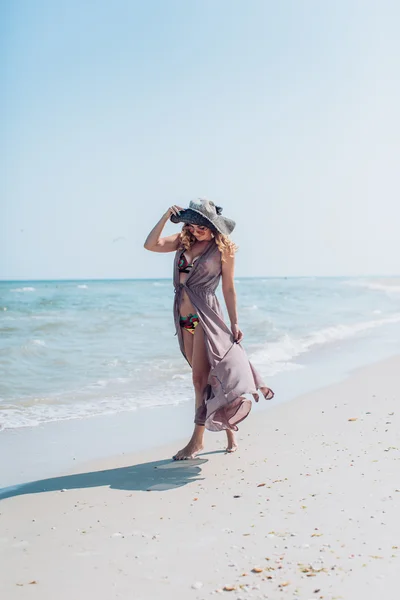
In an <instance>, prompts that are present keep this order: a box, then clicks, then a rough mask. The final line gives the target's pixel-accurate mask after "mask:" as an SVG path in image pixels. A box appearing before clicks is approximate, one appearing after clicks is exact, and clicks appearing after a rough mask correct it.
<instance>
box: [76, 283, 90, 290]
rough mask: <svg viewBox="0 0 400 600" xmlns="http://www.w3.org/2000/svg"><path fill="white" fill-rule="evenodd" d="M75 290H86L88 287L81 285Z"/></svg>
mask: <svg viewBox="0 0 400 600" xmlns="http://www.w3.org/2000/svg"><path fill="white" fill-rule="evenodd" d="M76 287H77V288H79V289H80V290H87V289H88V286H87V285H86V284H82V285H77V286H76Z"/></svg>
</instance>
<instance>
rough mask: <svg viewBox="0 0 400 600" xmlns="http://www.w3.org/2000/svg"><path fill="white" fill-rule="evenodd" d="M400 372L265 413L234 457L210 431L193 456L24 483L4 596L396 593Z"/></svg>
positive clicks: (7, 555) (378, 371)
mask: <svg viewBox="0 0 400 600" xmlns="http://www.w3.org/2000/svg"><path fill="white" fill-rule="evenodd" d="M399 368H400V356H395V357H392V358H390V359H388V360H385V361H383V362H380V363H375V364H374V365H371V366H368V367H364V368H359V369H357V370H356V371H355V372H353V373H352V374H351V375H350V376H349V377H348V378H347V379H346V380H344V381H341V382H340V383H336V384H334V385H332V386H329V387H327V388H323V389H319V390H316V391H313V392H311V393H308V394H305V395H302V396H300V397H298V398H297V399H296V401H295V402H287V403H282V404H280V405H277V406H275V408H274V410H271V411H260V412H259V413H258V415H257V418H255V419H252V420H249V419H248V420H247V423H246V422H244V423H243V427H242V428H241V430H240V432H239V441H240V447H239V450H238V451H237V452H236V453H234V454H232V455H227V454H226V453H224V452H223V451H221V448H222V445H223V444H222V438H221V436H218V437H219V439H217V438H216V437H213V436H211V434H210V436H208V438H209V439H208V440H207V446H208V447H207V451H206V452H204V453H202V454H201V455H200V456H199V458H197V459H195V460H192V461H183V462H178V463H174V462H173V461H171V460H167V459H165V455H166V452H168V451H169V448H171V445H167V446H163V447H162V448H158V449H152V450H149V451H146V452H141V453H136V454H126V455H120V456H119V457H112V458H108V459H105V460H99V461H91V462H89V463H87V464H86V465H81V467H80V468H79V469H76V472H75V473H69V474H66V475H63V476H61V477H53V478H51V479H48V480H43V481H38V482H34V483H32V484H26V485H22V486H19V487H18V489H15V490H14V491H12V490H9V491H8V494H6V496H7V495H8V496H9V497H8V498H6V499H3V500H1V511H0V512H1V514H0V526H1V531H2V537H1V544H0V548H1V552H2V556H1V559H2V565H3V569H4V576H3V577H2V580H1V582H0V592H1V595H2V596H4V597H6V598H7V599H8V600H12V599H13V598H17V597H18V598H20V597H25V596H24V594H25V595H28V594H29V597H30V598H34V599H36V598H40V599H41V600H50V599H53V598H54V597H55V596H57V597H58V598H59V599H60V600H67V599H70V597H71V595H74V594H75V595H78V596H82V597H96V599H98V600H103V599H104V600H106V599H107V600H109V598H122V599H125V598H126V599H128V598H131V597H132V593H133V591H134V597H135V600H145V599H146V600H150V599H151V600H153V599H155V598H159V597H160V596H163V597H165V598H168V599H169V598H171V600H172V599H174V600H188V599H189V600H190V599H193V600H206V599H207V598H211V597H212V596H213V594H215V593H218V591H219V590H220V591H221V593H223V594H225V593H228V592H225V591H223V590H224V587H226V589H231V588H232V593H231V595H230V596H229V597H233V598H234V599H235V600H237V599H238V598H241V597H242V596H243V597H246V598H256V599H258V598H260V599H261V598H270V599H271V600H281V599H284V598H286V599H287V598H290V599H293V600H309V599H311V598H313V597H315V598H323V599H324V600H334V599H335V598H336V599H337V598H338V597H340V598H341V599H343V600H355V598H357V599H358V598H360V599H362V600H375V599H376V597H377V595H378V594H379V593H381V592H382V587H384V593H385V598H387V599H388V600H395V599H396V598H397V595H396V594H397V569H398V564H399V560H400V522H399V519H398V512H399V509H400V482H399V481H398V478H397V476H396V473H397V471H398V461H399V460H400V448H399V446H400V444H399V434H398V431H399V427H398V426H399V424H400V412H397V406H398V400H399V396H398V386H397V380H398V370H399ZM174 448H175V446H174ZM3 492H4V491H3ZM144 492H146V495H145V496H144V495H143V493H144ZM1 496H3V498H4V493H3V494H1V495H0V497H1ZM71 573H73V574H74V575H73V577H71ZM32 582H35V583H32ZM315 590H318V592H316V591H315Z"/></svg>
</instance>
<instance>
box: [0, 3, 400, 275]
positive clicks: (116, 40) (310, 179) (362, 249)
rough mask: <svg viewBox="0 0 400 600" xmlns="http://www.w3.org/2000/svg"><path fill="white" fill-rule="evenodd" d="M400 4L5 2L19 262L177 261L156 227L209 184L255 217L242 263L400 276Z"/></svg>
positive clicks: (304, 271)
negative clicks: (157, 239) (154, 236)
mask: <svg viewBox="0 0 400 600" xmlns="http://www.w3.org/2000/svg"><path fill="white" fill-rule="evenodd" d="M399 17H400V5H399V3H398V2H397V1H395V0H382V1H381V2H379V3H378V2H376V1H375V0H358V1H356V0H337V1H335V2H318V1H317V0H302V1H301V2H299V1H298V0H285V1H283V2H279V3H278V2H275V1H270V0H250V1H249V2H246V3H245V2H243V1H242V0H240V1H239V0H218V1H215V0H205V1H200V0H193V1H192V2H187V0H185V1H184V0H180V1H178V0H149V1H148V2H139V1H138V0H137V1H133V0H132V1H128V0H125V1H123V0H114V2H110V1H104V0H97V1H94V0H93V1H90V0H88V1H86V2H78V1H77V0H70V1H69V2H64V1H59V2H53V1H50V0H36V1H35V2H30V1H29V0H14V1H11V0H5V1H4V2H2V3H1V5H0V39H1V40H2V41H1V42H0V43H1V44H2V47H1V54H0V77H1V88H2V90H3V92H2V94H1V95H0V134H1V135H0V158H1V161H0V163H1V164H0V179H1V182H2V184H1V187H0V192H1V196H0V198H1V200H0V201H1V215H2V219H1V223H0V239H1V241H0V278H2V279H7V278H9V279H13V278H15V279H43V278H49V279H54V278H107V277H110V278H119V277H168V276H169V275H170V271H171V256H160V255H154V254H152V253H148V252H146V251H144V250H143V241H144V238H145V237H146V235H147V233H148V231H149V229H150V228H151V227H152V226H153V224H154V223H155V222H156V221H157V220H158V218H159V217H160V216H161V214H162V213H163V212H164V211H165V210H166V208H167V207H168V206H169V205H170V204H172V203H177V204H180V205H183V206H185V205H186V204H188V202H189V200H190V199H192V198H196V197H198V196H206V197H209V198H210V199H213V200H215V201H216V203H218V204H221V205H222V206H223V207H224V213H225V214H226V215H227V216H229V217H232V218H234V219H235V220H236V221H237V228H236V230H235V233H234V239H235V241H236V242H237V243H238V244H239V246H240V252H239V253H238V255H237V274H238V275H239V276H246V275H247V276H268V275H270V276H288V275H289V276H290V275H346V276H347V275H368V274H382V275H390V274H399V273H400V265H399V263H400V258H399V257H400V236H399V234H398V229H399V223H400V203H399V191H400V184H399V156H400V116H399V109H398V107H399V106H400V83H399V77H398V74H399V72H400V38H399V35H398V28H397V23H398V22H399ZM173 231H176V226H173V225H172V224H171V225H168V226H167V229H166V233H171V232H173ZM118 238H120V239H118ZM115 240H117V241H115Z"/></svg>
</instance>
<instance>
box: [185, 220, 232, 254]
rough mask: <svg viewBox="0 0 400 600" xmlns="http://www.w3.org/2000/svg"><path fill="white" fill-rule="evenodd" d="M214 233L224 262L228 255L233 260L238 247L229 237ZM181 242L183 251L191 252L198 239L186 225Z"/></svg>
mask: <svg viewBox="0 0 400 600" xmlns="http://www.w3.org/2000/svg"><path fill="white" fill-rule="evenodd" d="M212 233H213V235H214V239H215V243H216V244H217V246H218V250H219V251H220V252H221V255H222V260H223V261H225V257H224V255H226V254H227V255H228V256H230V257H231V258H232V257H233V256H234V255H235V252H237V250H238V246H236V244H235V243H234V242H232V240H231V239H230V237H229V236H228V235H224V234H223V233H219V232H218V231H217V232H215V233H214V232H212ZM180 241H181V248H182V249H183V250H190V248H191V247H192V246H193V244H194V243H195V241H196V238H195V237H194V235H192V234H191V233H190V230H189V227H188V225H187V224H186V223H185V225H184V226H183V227H182V231H181V236H180Z"/></svg>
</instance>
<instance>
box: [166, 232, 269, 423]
mask: <svg viewBox="0 0 400 600" xmlns="http://www.w3.org/2000/svg"><path fill="white" fill-rule="evenodd" d="M181 254H182V250H178V251H177V253H176V256H175V261H174V278H173V282H174V288H175V301H174V319H175V327H176V333H177V336H178V340H179V346H180V349H181V352H182V354H183V356H184V357H185V358H186V360H188V359H187V357H186V355H185V348H184V343H183V335H184V334H183V332H182V328H181V327H180V323H179V316H180V305H181V301H182V294H183V291H185V292H186V293H187V295H188V297H189V299H190V301H191V303H192V305H193V307H194V308H195V310H196V313H197V315H198V317H199V325H201V326H202V327H203V330H204V338H205V344H206V350H207V355H208V360H209V363H210V374H209V378H208V384H207V386H206V388H205V390H204V396H203V404H202V406H200V407H199V408H198V409H197V411H196V416H195V423H197V424H198V425H205V426H206V428H207V429H209V430H210V431H221V430H223V429H232V430H234V431H237V424H238V423H240V422H241V421H243V419H245V418H246V417H247V415H248V414H249V412H250V410H251V406H252V403H251V400H248V399H247V398H245V397H244V394H255V393H257V389H259V388H261V387H264V386H265V384H264V382H263V381H262V379H261V377H260V375H259V374H258V373H257V371H256V370H255V368H254V367H253V365H252V364H251V363H250V361H249V360H248V358H247V356H246V352H245V351H244V349H243V348H242V346H241V345H240V344H237V343H235V342H234V340H233V336H232V332H231V331H230V329H229V328H228V327H227V325H226V324H225V322H224V318H223V314H222V310H221V306H220V304H219V302H218V298H217V297H216V295H215V291H216V289H217V287H218V284H219V282H220V279H221V274H222V257H221V252H220V251H219V249H218V246H217V244H216V243H215V241H212V242H211V243H210V245H209V246H208V247H207V248H206V250H205V251H204V252H203V254H202V255H201V256H200V257H199V258H198V259H197V260H196V261H195V263H194V265H193V267H192V269H191V270H190V273H189V275H188V277H187V279H186V281H185V282H184V283H180V280H179V279H180V278H179V275H180V274H179V270H178V262H179V259H180V256H181ZM185 335H188V334H185ZM188 362H189V361H188Z"/></svg>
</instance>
